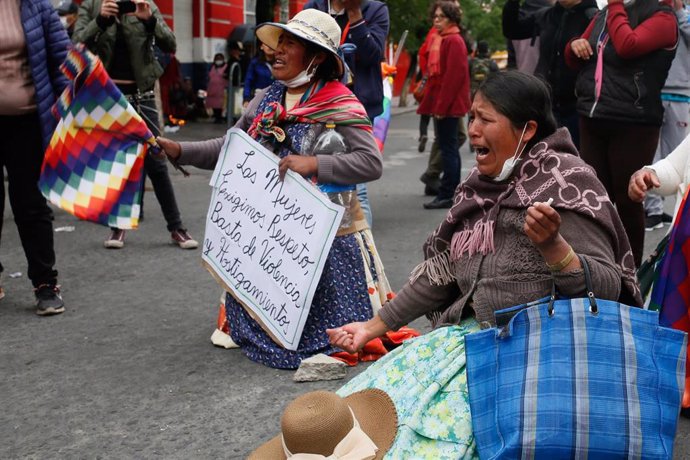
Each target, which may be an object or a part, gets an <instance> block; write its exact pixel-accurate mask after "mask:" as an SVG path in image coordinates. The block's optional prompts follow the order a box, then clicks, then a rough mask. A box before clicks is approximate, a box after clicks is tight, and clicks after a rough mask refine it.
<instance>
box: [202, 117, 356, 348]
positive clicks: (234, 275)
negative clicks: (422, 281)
mask: <svg viewBox="0 0 690 460" xmlns="http://www.w3.org/2000/svg"><path fill="white" fill-rule="evenodd" d="M278 161H279V158H278V157H277V156H276V155H274V154H273V153H271V152H269V151H268V150H266V149H265V148H264V147H263V146H261V145H260V144H259V143H257V142H256V141H255V140H253V139H252V138H251V137H250V136H249V135H247V134H246V133H245V132H244V131H241V130H238V129H234V128H233V129H230V130H229V131H228V134H227V136H226V139H225V144H224V145H223V148H222V150H221V154H220V157H219V159H218V164H217V165H216V169H215V171H214V172H213V176H212V177H211V183H210V185H211V187H213V196H212V197H211V204H210V206H209V208H208V214H207V216H206V234H205V235H204V247H203V252H202V259H203V261H204V264H205V265H206V266H207V267H208V268H209V270H210V271H211V274H212V275H213V276H214V277H215V278H216V279H217V280H218V281H219V282H220V283H221V284H222V285H223V287H224V288H225V289H226V290H228V291H229V292H230V293H231V294H232V295H233V296H234V297H235V299H237V300H238V301H239V302H240V303H241V304H242V305H243V306H244V307H245V309H246V310H247V311H248V312H249V314H250V315H251V316H252V318H254V319H255V320H257V322H259V324H261V326H262V327H263V328H264V330H266V332H268V333H269V335H271V337H272V338H273V339H274V340H275V341H276V342H277V343H279V344H280V345H282V346H283V347H285V348H287V349H289V350H296V349H297V345H298V344H299V340H300V337H301V335H302V330H303V329H304V323H305V322H306V320H307V316H308V315H309V309H310V307H311V301H312V298H313V297H314V292H315V291H316V286H317V284H318V282H319V278H320V277H321V272H322V271H323V266H324V263H325V261H326V257H327V256H328V251H329V250H330V249H331V244H332V243H333V238H334V237H335V234H336V231H337V230H338V227H339V225H340V221H341V219H342V213H343V208H342V207H341V206H338V205H335V204H333V203H332V202H331V201H330V200H329V199H328V197H326V196H325V195H323V194H322V193H321V192H319V191H318V190H317V189H316V188H315V187H314V186H313V185H311V184H310V183H309V182H307V181H306V180H305V179H304V178H302V177H301V176H300V175H298V174H296V173H294V172H292V171H288V173H287V174H286V176H285V179H284V180H282V181H281V180H280V178H279V177H278Z"/></svg>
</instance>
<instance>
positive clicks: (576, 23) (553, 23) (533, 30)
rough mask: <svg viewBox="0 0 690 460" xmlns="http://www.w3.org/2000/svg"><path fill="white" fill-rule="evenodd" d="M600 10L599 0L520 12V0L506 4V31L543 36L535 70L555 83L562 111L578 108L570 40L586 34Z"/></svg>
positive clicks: (555, 103)
mask: <svg viewBox="0 0 690 460" xmlns="http://www.w3.org/2000/svg"><path fill="white" fill-rule="evenodd" d="M598 11H599V9H598V8H597V3H596V0H582V2H581V3H579V4H577V5H575V6H574V7H572V8H570V9H565V8H563V7H562V6H561V5H560V3H556V4H555V5H553V6H549V7H546V8H541V9H540V10H538V11H536V12H533V13H531V14H524V15H521V14H520V2H519V1H515V0H508V1H507V2H506V4H505V6H504V7H503V34H504V35H505V36H506V38H509V39H512V40H521V39H525V38H531V37H536V36H539V61H538V62H537V68H536V70H535V72H534V73H535V74H536V75H538V76H540V77H541V78H543V79H544V80H545V81H546V82H547V83H548V84H549V85H550V86H551V95H552V98H553V108H554V110H556V111H558V112H572V111H574V110H575V102H576V100H577V98H576V97H575V80H576V79H577V71H575V70H571V69H570V68H568V66H567V65H566V64H565V56H564V50H565V46H566V45H567V43H568V42H569V41H570V40H571V39H573V38H575V37H579V36H580V35H582V33H583V32H584V31H585V29H586V28H587V26H588V25H589V23H590V21H591V20H592V18H593V17H594V16H595V15H596V13H597V12H598Z"/></svg>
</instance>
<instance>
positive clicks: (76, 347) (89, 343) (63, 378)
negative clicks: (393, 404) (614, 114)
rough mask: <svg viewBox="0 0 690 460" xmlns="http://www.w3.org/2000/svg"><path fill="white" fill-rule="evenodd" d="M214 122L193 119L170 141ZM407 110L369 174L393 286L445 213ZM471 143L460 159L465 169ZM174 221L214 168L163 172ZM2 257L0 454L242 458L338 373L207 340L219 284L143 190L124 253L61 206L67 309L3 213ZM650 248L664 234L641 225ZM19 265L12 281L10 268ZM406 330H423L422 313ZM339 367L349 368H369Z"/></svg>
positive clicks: (199, 197)
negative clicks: (44, 290) (305, 377)
mask: <svg viewBox="0 0 690 460" xmlns="http://www.w3.org/2000/svg"><path fill="white" fill-rule="evenodd" d="M223 132H224V129H223V127H221V126H218V125H212V124H194V125H190V126H187V127H185V128H183V129H182V130H181V131H180V132H179V133H177V134H175V135H174V136H171V137H174V138H175V139H178V140H182V139H205V138H209V137H213V136H216V135H221V134H222V133H223ZM416 136H417V117H416V116H415V115H414V114H412V113H408V114H402V115H397V116H395V117H394V118H393V122H392V126H391V130H390V133H389V140H388V143H387V146H386V153H385V169H384V176H383V178H382V179H381V180H379V181H378V182H375V183H373V184H370V189H369V190H370V197H371V201H372V205H373V210H374V237H375V239H376V243H377V246H378V249H379V252H380V254H381V256H382V258H383V261H384V263H385V266H386V271H387V274H388V277H389V280H390V281H391V283H392V285H393V287H394V288H396V289H397V288H400V287H401V286H402V284H403V282H404V281H405V279H406V278H407V275H408V274H409V271H410V270H411V268H413V267H414V265H415V264H416V263H417V262H418V261H419V260H420V257H421V244H422V242H423V240H424V238H425V236H426V234H427V233H428V232H429V231H430V230H432V229H433V228H434V227H435V226H436V224H437V222H439V221H440V219H441V218H442V216H443V211H427V210H423V209H422V203H424V202H425V201H426V200H427V198H426V197H424V196H423V195H422V190H423V186H422V184H421V183H420V182H419V181H418V176H419V175H420V173H421V172H422V171H423V169H424V166H425V163H426V159H427V155H428V149H427V153H425V154H420V153H417V151H416ZM471 162H472V159H471V157H470V156H469V152H468V150H467V148H465V149H463V166H465V167H467V166H469V165H471ZM171 175H172V177H173V182H174V185H175V188H176V193H177V199H178V202H179V206H180V209H181V212H182V217H183V220H184V222H185V224H186V225H187V227H188V228H189V231H190V232H191V233H192V235H194V236H195V237H196V238H197V239H198V240H202V239H203V232H204V221H205V216H206V211H207V207H208V202H209V197H210V188H209V186H208V181H209V178H210V175H211V173H210V171H199V170H195V169H193V168H192V176H191V177H189V178H183V177H182V176H181V174H179V173H177V172H172V171H171ZM4 218H5V227H4V232H3V241H2V247H1V248H0V257H1V259H2V263H3V265H4V266H5V272H4V273H3V276H2V280H1V282H2V286H3V287H4V288H5V291H6V292H7V296H6V297H5V299H3V300H2V301H0V458H3V459H5V458H70V459H71V458H180V459H188V458H231V459H239V458H244V457H245V456H246V455H247V454H248V453H249V452H250V451H251V450H252V449H253V448H255V447H256V446H258V445H259V444H260V443H261V442H262V441H264V440H267V439H268V438H270V437H272V436H273V435H275V434H276V433H277V432H278V429H279V421H280V414H281V412H282V409H283V408H284V406H285V405H286V404H287V403H288V402H289V401H290V400H291V399H293V398H294V397H295V396H297V395H299V394H302V393H304V392H307V391H312V390H316V389H329V390H335V389H337V388H338V387H340V386H341V385H342V383H343V382H342V381H336V382H316V383H301V384H298V383H294V382H293V381H292V376H293V372H292V371H279V370H275V369H270V368H267V367H264V366H261V365H258V364H255V363H253V362H251V361H249V360H248V359H247V358H245V357H244V355H243V354H242V353H241V351H239V350H224V349H219V348H215V347H213V346H212V345H211V343H210V341H209V337H210V335H211V332H212V331H213V328H214V325H215V320H216V315H217V304H218V298H219V294H220V288H219V287H218V286H217V285H216V283H215V282H214V281H213V279H212V278H211V276H210V275H208V273H207V272H206V271H205V269H203V268H202V267H201V264H200V252H199V251H198V250H196V251H183V250H181V249H178V248H176V247H174V246H172V245H170V243H169V234H168V233H167V232H166V229H165V223H164V220H163V217H162V215H161V212H160V209H159V207H158V205H157V202H156V200H155V199H154V197H153V194H152V193H151V192H149V193H147V195H146V206H145V220H144V221H143V222H142V225H141V227H140V229H139V230H137V231H132V232H128V233H127V238H126V244H125V247H124V249H122V250H106V249H104V248H103V246H102V243H103V240H104V239H105V237H106V236H107V234H108V230H107V229H106V228H104V227H100V226H98V225H95V224H91V223H86V222H80V221H77V220H76V219H75V218H73V217H71V216H70V215H68V214H66V213H64V212H62V211H57V212H56V217H55V223H54V225H55V228H56V230H57V229H60V228H63V230H64V227H74V229H73V231H69V228H68V229H67V230H68V231H59V232H56V233H55V247H56V252H57V260H58V264H57V268H58V269H59V271H60V282H61V284H62V289H63V294H64V298H65V302H66V306H67V311H66V312H65V313H64V314H62V315H59V316H56V317H50V318H41V317H38V316H36V315H35V314H34V300H33V294H32V291H31V286H30V282H29V280H28V279H27V277H26V262H25V259H24V255H23V251H22V249H21V246H20V243H19V238H18V236H17V233H16V230H15V227H14V225H13V221H12V215H11V212H10V210H9V204H8V205H7V206H6V211H5V216H4ZM648 235H649V237H650V238H649V240H650V241H649V242H648V247H649V248H651V247H652V246H653V245H654V244H655V242H656V241H657V240H658V239H659V238H660V237H661V236H662V231H656V232H653V233H648ZM16 273H21V275H19V276H17V277H12V275H11V274H16ZM413 326H415V327H417V328H419V329H421V330H422V331H427V330H428V326H427V324H426V322H425V321H423V320H418V321H417V322H415V323H413ZM365 368H366V366H358V367H357V368H353V369H350V370H349V373H348V378H351V377H352V376H354V375H356V374H357V373H359V372H361V371H362V370H363V369H365ZM689 433H690V422H688V421H687V420H681V421H680V424H679V429H678V439H677V444H676V452H675V456H674V458H678V459H680V458H690V440H689V439H688V436H689Z"/></svg>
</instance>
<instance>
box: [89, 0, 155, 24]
mask: <svg viewBox="0 0 690 460" xmlns="http://www.w3.org/2000/svg"><path fill="white" fill-rule="evenodd" d="M134 3H136V6H137V9H136V11H135V12H134V13H129V14H128V15H133V16H135V17H137V18H139V19H141V20H142V21H146V20H148V19H149V18H151V15H152V13H151V5H149V3H148V2H147V1H146V0H134ZM99 14H100V15H101V16H103V17H104V18H114V17H117V16H118V14H119V8H118V6H117V1H115V0H103V3H101V11H100V12H99Z"/></svg>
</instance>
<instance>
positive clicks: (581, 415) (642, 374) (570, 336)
mask: <svg viewBox="0 0 690 460" xmlns="http://www.w3.org/2000/svg"><path fill="white" fill-rule="evenodd" d="M588 273H589V270H588V268H587V267H586V262H585V274H586V275H588ZM589 286H591V283H589ZM588 291H589V292H588V297H587V298H582V299H568V300H556V296H555V292H554V294H553V295H552V296H551V297H550V298H549V297H546V298H544V299H542V300H540V301H536V302H534V303H532V304H527V305H521V306H517V307H513V308H511V309H508V310H503V311H500V312H497V313H496V315H497V324H499V326H498V327H496V328H492V329H486V330H483V331H480V332H477V333H474V334H470V335H468V336H466V337H465V346H466V348H465V352H466V354H467V380H468V387H469V396H470V408H471V412H472V428H473V431H474V435H475V438H476V443H477V447H478V450H479V454H480V457H481V458H482V459H495V458H510V459H532V458H541V459H561V458H568V459H570V458H578V459H579V458H583V459H584V458H588V459H614V458H628V459H671V458H672V456H673V439H674V436H675V432H676V423H677V421H678V415H679V411H680V401H681V395H682V393H683V385H684V383H683V382H684V376H685V354H686V334H685V333H684V332H680V331H677V330H673V329H668V328H664V327H660V326H659V318H658V313H657V312H654V311H648V310H643V309H641V308H632V307H629V306H627V305H623V304H620V303H618V302H612V301H606V300H601V299H595V297H594V295H593V294H592V292H591V289H589V288H588ZM506 315H507V316H508V317H511V319H510V320H509V321H507V324H505V327H500V318H501V317H504V316H506Z"/></svg>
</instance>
